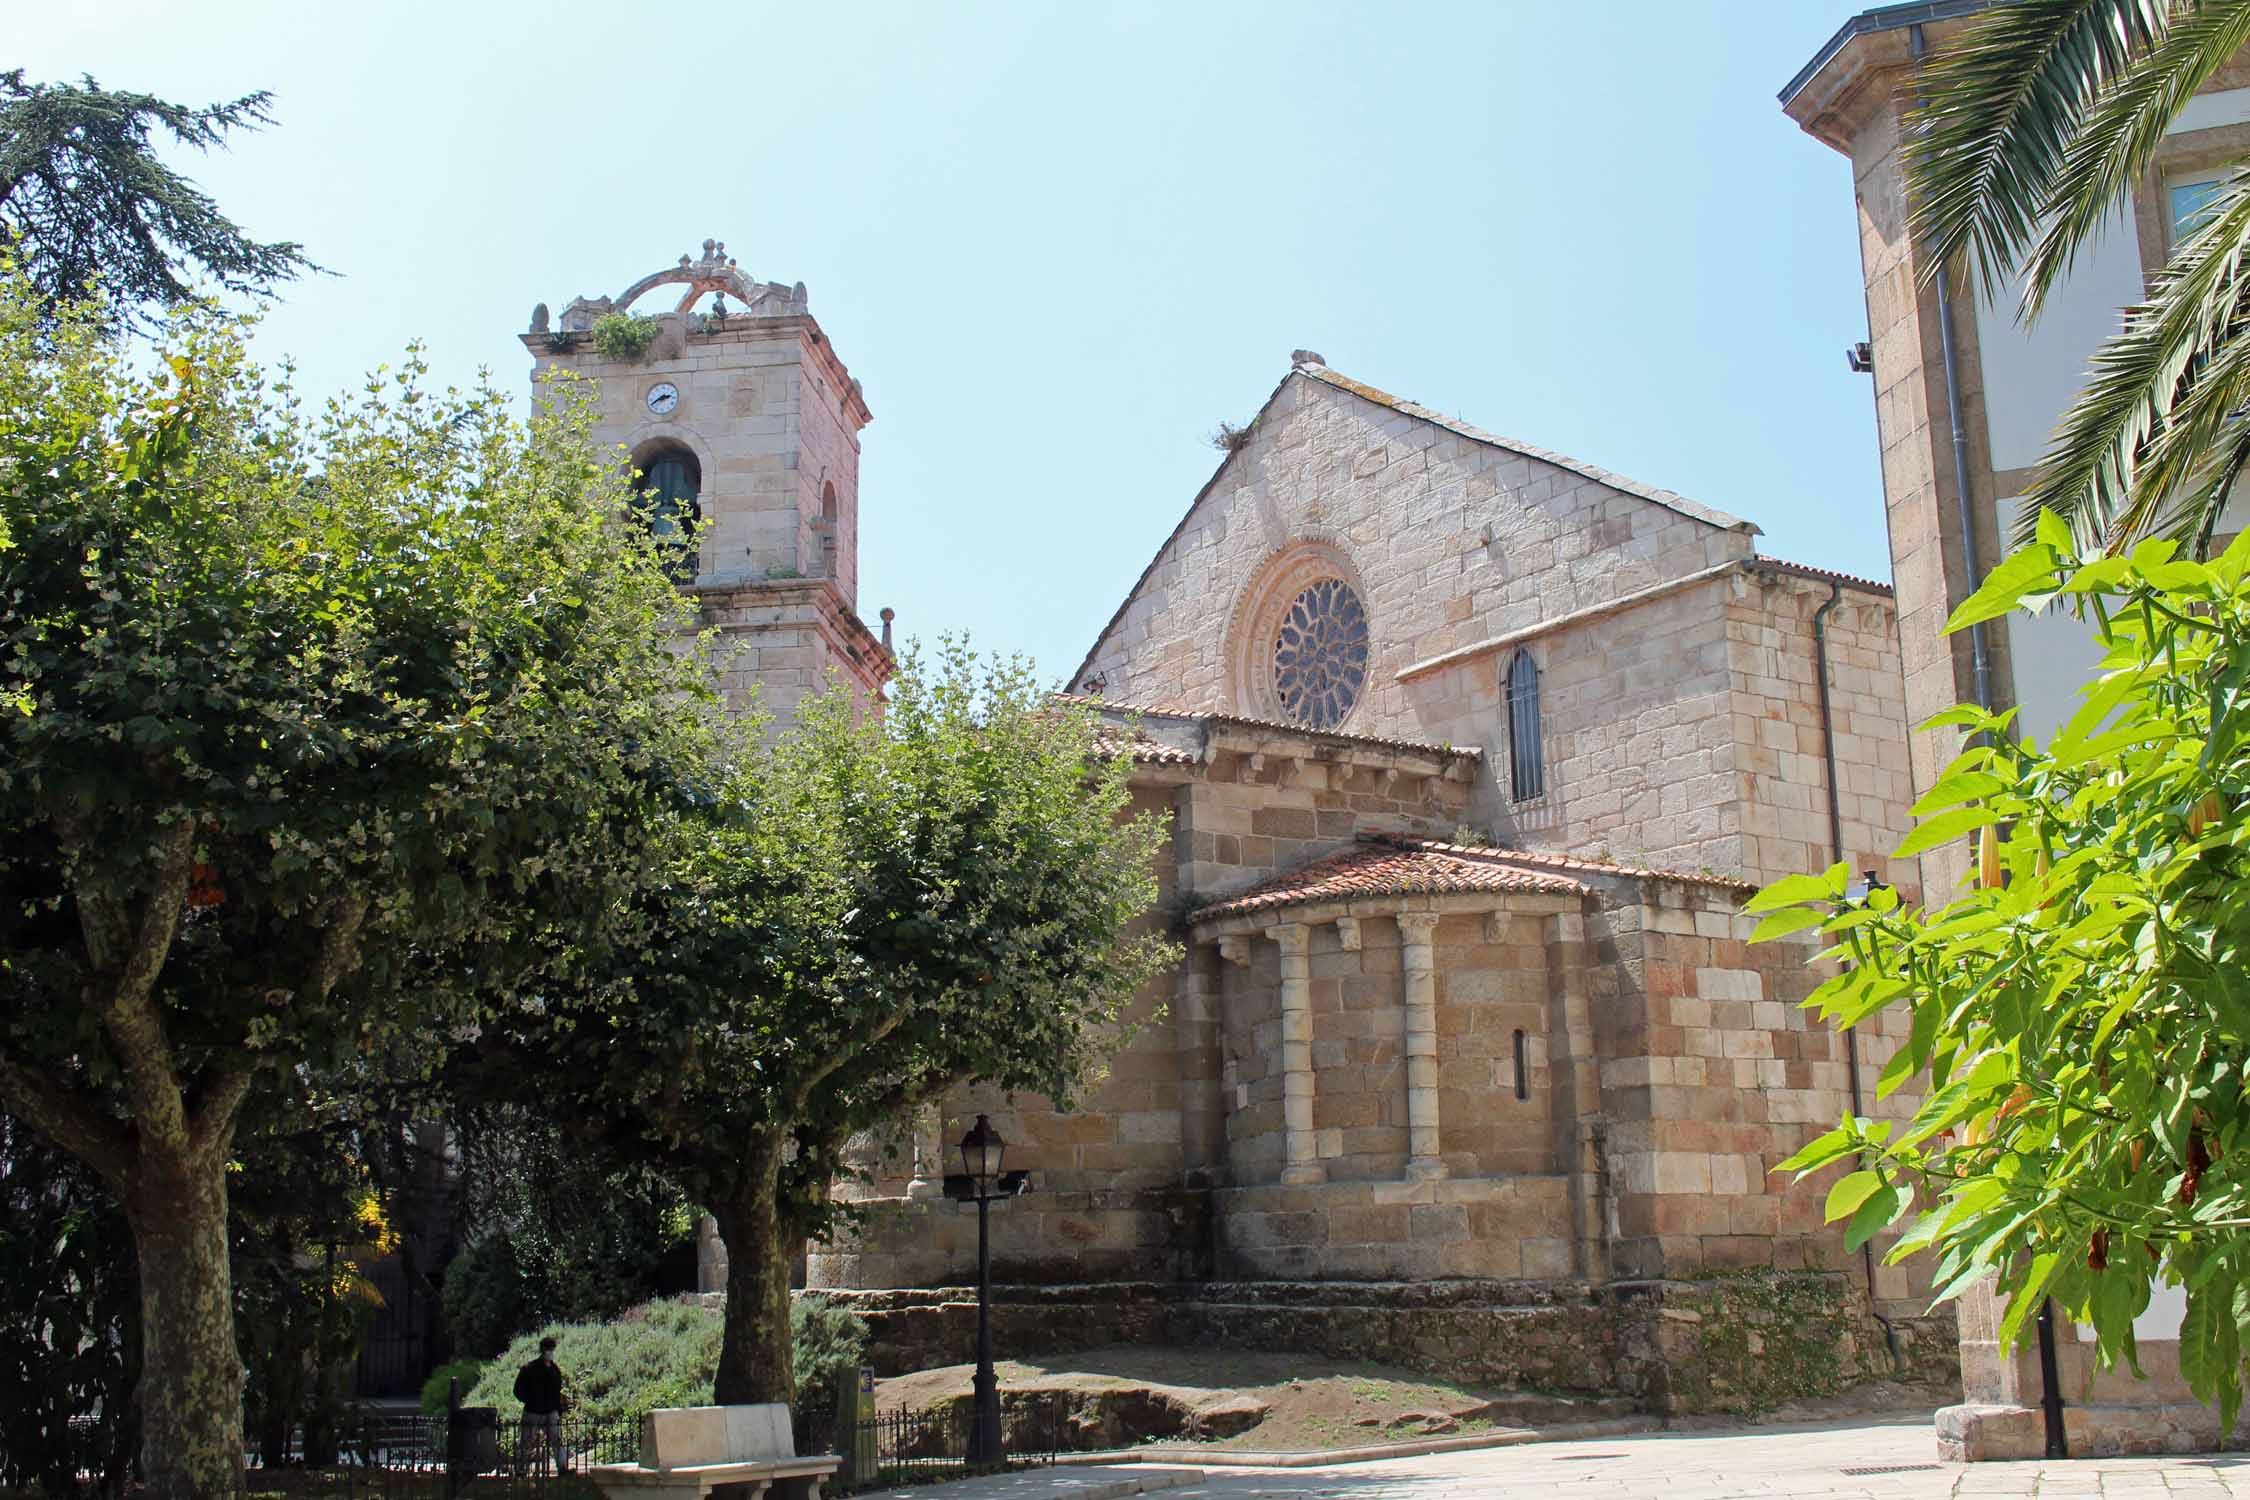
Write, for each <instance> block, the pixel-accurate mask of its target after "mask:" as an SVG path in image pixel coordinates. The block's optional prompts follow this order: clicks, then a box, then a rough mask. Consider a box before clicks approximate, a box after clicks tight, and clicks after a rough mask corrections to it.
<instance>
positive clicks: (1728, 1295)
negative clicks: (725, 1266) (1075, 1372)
mask: <svg viewBox="0 0 2250 1500" xmlns="http://www.w3.org/2000/svg"><path fill="white" fill-rule="evenodd" d="M822 1295H824V1296H828V1297H829V1298H830V1299H831V1300H834V1301H836V1302H838V1303H840V1304H841V1305H843V1306H845V1307H847V1308H849V1309H850V1310H852V1311H853V1312H855V1313H857V1314H858V1315H859V1316H860V1317H862V1318H864V1319H866V1320H867V1322H868V1325H869V1328H870V1331H871V1333H872V1335H873V1338H872V1341H871V1343H870V1346H869V1349H868V1359H869V1362H870V1363H871V1364H873V1365H874V1366H875V1369H876V1371H877V1373H878V1374H881V1375H885V1376H889V1375H899V1374H905V1373H907V1372H909V1371H913V1370H919V1369H927V1368H930V1367H932V1366H937V1365H945V1364H955V1363H959V1362H960V1361H961V1360H962V1359H963V1358H964V1351H965V1350H967V1349H969V1348H970V1347H971V1346H972V1345H973V1343H974V1340H975V1330H976V1299H975V1292H974V1291H973V1289H965V1288H952V1289H946V1290H930V1291H920V1292H856V1293H854V1292H847V1293H824V1294H822ZM993 1330H994V1334H993V1336H994V1339H995V1340H996V1341H997V1342H998V1343H999V1344H1000V1346H1001V1347H1002V1348H1004V1349H1006V1350H1008V1351H1009V1352H1010V1353H1011V1354H1020V1355H1022V1356H1025V1357H1030V1358H1039V1357H1043V1356H1051V1355H1055V1354H1067V1353H1070V1352H1072V1351H1075V1350H1081V1349H1089V1348H1098V1347H1102V1346H1106V1345H1113V1344H1139V1345H1154V1344H1178V1345H1206V1346H1214V1347H1219V1348H1235V1349H1270V1350H1289V1351H1299V1352H1304V1353H1309V1354H1320V1355H1325V1356H1328V1357H1331V1358H1336V1359H1352V1360H1356V1359H1366V1358H1368V1357H1369V1356H1370V1354H1371V1353H1379V1355H1380V1357H1381V1358H1382V1360H1383V1361H1384V1362H1385V1363H1387V1364H1395V1365H1401V1366H1404V1367H1406V1368H1408V1369H1413V1370H1420V1371H1424V1372H1426V1373H1429V1374H1432V1375H1436V1376H1439V1377H1440V1378H1443V1379H1449V1380H1456V1381H1462V1382H1466V1383H1469V1384H1475V1385H1484V1386H1491V1387H1499V1388H1507V1389H1519V1390H1534V1391H1547V1392H1552V1393H1558V1394H1571V1395H1604V1394H1621V1395H1626V1396H1630V1397H1632V1398H1634V1399H1635V1400H1636V1401H1638V1402H1639V1403H1640V1405H1641V1406H1642V1407H1643V1409H1645V1410H1648V1411H1652V1412H1658V1413H1662V1414H1666V1415H1694V1414H1700V1413H1716V1412H1727V1413H1734V1414H1756V1413H1759V1412H1765V1411H1770V1410H1772V1409H1774V1408H1776V1407H1778V1406H1781V1405H1784V1404H1786V1403H1789V1402H1793V1401H1803V1400H1811V1399H1818V1398H1820V1397H1823V1396H1832V1395H1835V1394H1838V1393H1839V1392H1841V1391H1843V1390H1845V1389H1848V1388H1849V1387H1850V1386H1851V1385H1853V1384H1856V1383H1858V1382H1860V1381H1864V1380H1869V1379H1886V1378H1891V1377H1893V1376H1894V1375H1896V1376H1902V1377H1903V1378H1905V1379H1907V1380H1909V1381H1911V1382H1913V1383H1915V1384H1918V1385H1922V1386H1925V1387H1930V1388H1933V1389H1944V1388H1946V1387H1947V1386H1948V1385H1949V1384H1957V1383H1958V1380H1959V1369H1958V1365H1957V1364H1956V1363H1955V1362H1954V1361H1953V1359H1952V1344H1953V1335H1952V1320H1951V1319H1950V1318H1949V1317H1945V1316H1937V1317H1927V1318H1917V1319H1910V1320H1907V1321H1905V1322H1894V1323H1893V1324H1892V1326H1891V1328H1890V1329H1889V1330H1888V1331H1887V1332H1886V1330H1885V1329H1884V1328H1883V1327H1882V1326H1881V1325H1879V1324H1877V1323H1875V1322H1874V1320H1873V1319H1871V1318H1869V1317H1868V1316H1867V1304H1866V1301H1865V1296H1864V1289H1863V1288H1862V1287H1861V1286H1860V1285H1859V1283H1858V1281H1857V1279H1856V1278H1855V1277H1852V1276H1849V1275H1842V1274H1838V1273H1834V1272H1784V1273H1757V1274H1745V1275H1738V1276H1725V1277H1712V1278H1706V1279H1702V1280H1695V1281H1658V1282H1637V1283H1627V1284H1622V1285H1617V1286H1611V1287H1591V1286H1588V1285H1586V1284H1585V1283H1583V1282H1574V1281H1558V1280H1534V1279H1521V1280H1517V1279H1509V1280H1463V1281H1448V1282H1387V1283H1386V1282H1369V1283H1361V1284H1336V1283H1328V1282H1313V1283H1306V1282H1287V1281H1254V1282H1228V1281H1208V1282H1200V1283H1191V1284H1187V1285H1165V1284H1158V1283H1143V1284H1137V1285H1135V1284H1124V1285H1120V1284H1107V1285H1103V1286H1099V1287H1091V1286H1057V1287H1044V1288H1028V1287H1008V1288H998V1289H996V1291H995V1301H994V1305H993ZM1894 1342H1895V1344H1896V1346H1897V1348H1896V1357H1895V1359H1894V1355H1893V1351H1892V1345H1893V1343H1894Z"/></svg>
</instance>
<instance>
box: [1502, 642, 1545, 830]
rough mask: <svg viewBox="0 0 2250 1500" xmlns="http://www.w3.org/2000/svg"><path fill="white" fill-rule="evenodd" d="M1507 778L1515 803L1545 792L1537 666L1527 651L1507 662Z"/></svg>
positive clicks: (1529, 799) (1528, 799)
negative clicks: (1540, 742) (1540, 740)
mask: <svg viewBox="0 0 2250 1500" xmlns="http://www.w3.org/2000/svg"><path fill="white" fill-rule="evenodd" d="M1508 778H1509V791H1510V793H1511V794H1512V795H1513V796H1514V799H1515V800H1516V801H1518V802H1529V801H1531V800H1532V799H1533V798H1534V797H1538V796H1540V795H1542V794H1544V793H1545V792H1546V790H1547V764H1546V760H1545V758H1544V757H1543V756H1542V755H1541V754H1540V745H1539V665H1538V663H1536V662H1534V661H1533V660H1532V659H1531V653H1530V652H1528V651H1518V652H1517V653H1516V658H1515V660H1514V661H1512V662H1510V663H1508Z"/></svg>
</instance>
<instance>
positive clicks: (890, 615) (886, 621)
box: [883, 604, 898, 651]
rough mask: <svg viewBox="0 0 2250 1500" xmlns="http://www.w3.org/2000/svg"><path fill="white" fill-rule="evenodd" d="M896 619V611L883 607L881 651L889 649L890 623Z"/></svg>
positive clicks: (887, 606) (886, 606)
mask: <svg viewBox="0 0 2250 1500" xmlns="http://www.w3.org/2000/svg"><path fill="white" fill-rule="evenodd" d="M897 618H898V611H897V610H895V609H893V608H891V607H890V606H889V605H888V604H886V605H884V606H883V649H884V650H885V651H888V650H890V649H891V621H893V620H895V619H897Z"/></svg>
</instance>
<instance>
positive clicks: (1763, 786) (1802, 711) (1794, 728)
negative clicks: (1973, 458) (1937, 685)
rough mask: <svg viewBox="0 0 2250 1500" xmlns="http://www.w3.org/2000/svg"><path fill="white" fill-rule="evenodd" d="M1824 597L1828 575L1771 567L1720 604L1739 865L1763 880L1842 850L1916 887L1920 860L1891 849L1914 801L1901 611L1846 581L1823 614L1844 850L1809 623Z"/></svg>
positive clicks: (1824, 863)
mask: <svg viewBox="0 0 2250 1500" xmlns="http://www.w3.org/2000/svg"><path fill="white" fill-rule="evenodd" d="M1829 598H1830V585H1829V584H1827V583H1824V582H1821V581H1820V580H1817V579H1811V578H1803V577H1797V576H1793V575H1789V574H1784V573H1767V574H1763V575H1761V576H1759V577H1758V578H1757V579H1756V581H1755V582H1754V583H1752V584H1751V585H1749V586H1747V587H1745V588H1744V589H1742V590H1739V591H1738V592H1737V594H1736V596H1735V597H1734V598H1733V599H1732V600H1731V601H1730V603H1729V605H1728V608H1727V611H1726V638H1727V673H1728V677H1729V680H1730V684H1731V687H1732V702H1731V705H1730V706H1731V708H1732V712H1733V720H1732V733H1733V738H1734V750H1733V761H1734V768H1735V771H1736V773H1737V776H1738V784H1737V786H1736V787H1735V788H1734V794H1735V796H1736V797H1737V798H1738V799H1739V801H1738V804H1737V806H1738V809H1739V810H1738V812H1737V814H1736V816H1737V819H1738V821H1739V825H1740V829H1741V834H1742V865H1741V870H1742V872H1743V873H1744V874H1745V875H1747V876H1748V877H1749V878H1751V879H1753V880H1756V881H1759V882H1764V881H1769V880H1774V879H1777V878H1779V877H1780V876H1783V875H1789V874H1795V873H1798V872H1800V871H1807V870H1821V869H1825V868H1827V867H1828V866H1829V865H1830V864H1832V863H1834V862H1835V861H1836V860H1837V859H1839V858H1841V859H1844V860H1845V861H1847V862H1848V863H1849V864H1850V866H1851V868H1852V869H1853V870H1854V871H1855V872H1858V871H1868V870H1872V871H1874V872H1875V874H1876V875H1877V876H1878V877H1879V878H1881V879H1883V880H1885V881H1887V882H1890V883H1891V884H1894V885H1899V886H1901V887H1902V889H1903V890H1904V892H1905V893H1906V894H1907V896H1908V898H1909V899H1912V897H1913V895H1914V893H1915V892H1916V891H1917V890H1918V889H1919V875H1920V872H1919V870H1918V869H1917V867H1916V862H1915V861H1913V860H1911V859H1909V860H1905V861H1902V862H1899V863H1898V864H1897V865H1896V866H1894V864H1893V862H1892V860H1891V857H1890V856H1891V851H1892V850H1893V849H1895V848H1897V847H1898V845H1899V843H1900V841H1901V840H1903V839H1904V838H1905V837H1906V835H1907V833H1908V832H1909V831H1910V830H1911V828H1912V827H1913V819H1912V817H1911V816H1910V815H1909V814H1908V812H1907V809H1908V808H1909V807H1911V806H1912V805H1913V802H1914V790H1913V777H1912V774H1911V771H1910V769H1909V767H1908V765H1907V760H1906V754H1905V751H1906V738H1907V726H1906V701H1905V685H1904V681H1903V679H1902V677H1901V676H1900V671H1899V646H1898V618H1897V614H1896V611H1895V609H1894V608H1893V606H1892V604H1891V601H1890V599H1889V598H1888V596H1886V595H1882V594H1876V593H1871V592H1869V591H1867V590H1864V589H1860V588H1856V587H1851V586H1845V587H1844V588H1843V589H1842V591H1841V592H1840V593H1838V594H1836V596H1835V598H1836V604H1835V607H1834V608H1833V609H1831V610H1829V612H1828V617H1827V635H1828V679H1829V681H1828V692H1829V711H1830V715H1831V726H1832V728H1833V731H1834V738H1835V749H1836V763H1837V770H1838V787H1837V793H1838V804H1839V810H1840V811H1841V813H1842V823H1843V851H1842V853H1841V854H1839V853H1838V852H1837V851H1836V849H1835V845H1834V840H1833V836H1832V835H1831V833H1830V830H1829V823H1828V768H1827V765H1826V763H1825V762H1824V760H1823V759H1822V755H1821V750H1822V744H1821V734H1820V698H1819V688H1818V682H1817V677H1816V673H1817V671H1818V659H1817V654H1816V651H1815V645H1814V640H1813V628H1812V620H1813V616H1814V615H1815V614H1816V613H1817V612H1818V611H1819V610H1820V609H1821V608H1822V606H1824V605H1825V604H1827V602H1828V600H1829Z"/></svg>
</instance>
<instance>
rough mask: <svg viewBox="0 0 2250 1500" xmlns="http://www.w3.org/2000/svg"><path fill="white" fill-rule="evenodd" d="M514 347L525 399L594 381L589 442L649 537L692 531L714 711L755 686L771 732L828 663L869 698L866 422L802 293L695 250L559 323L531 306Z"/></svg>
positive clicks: (881, 644) (686, 565) (711, 250)
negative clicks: (611, 450)
mask: <svg viewBox="0 0 2250 1500" xmlns="http://www.w3.org/2000/svg"><path fill="white" fill-rule="evenodd" d="M660 289H661V290H660ZM652 294H656V295H653V296H652ZM729 299H732V300H731V301H730V300H729ZM523 343H524V348H525V349H526V350H528V351H529V352H530V354H531V356H532V360H533V370H532V384H533V389H534V391H535V392H536V391H537V390H539V389H540V388H541V386H542V384H543V383H544V382H545V381H546V380H547V379H548V378H549V377H550V376H551V375H553V374H554V373H556V372H558V371H565V370H567V371H569V372H571V373H572V374H576V375H581V376H585V377H587V378H588V379H590V380H592V381H593V382H594V383H595V390H596V397H595V409H596V413H597V418H596V427H595V438H596V441H598V442H601V443H604V444H615V445H617V446H618V447H620V448H622V449H623V450H624V452H625V456H626V458H627V460H628V461H629V462H630V464H631V465H632V468H633V470H634V474H635V479H634V484H635V487H636V488H637V489H639V490H640V491H641V493H642V496H643V510H642V515H643V516H644V517H645V519H646V522H647V524H648V525H649V526H650V527H651V529H653V530H656V531H659V532H666V531H672V530H678V529H682V528H683V527H684V526H685V525H687V524H689V523H695V524H698V525H699V526H700V537H701V541H700V545H699V546H698V547H697V548H696V555H695V557H694V558H693V559H692V576H690V574H691V569H690V561H689V560H688V559H686V558H683V559H682V563H681V568H680V575H681V576H680V582H681V585H682V586H683V587H684V588H687V589H689V590H690V591H691V592H693V593H694V595H695V596H696V599H697V602H698V604H699V606H700V608H701V611H702V614H703V617H704V622H705V624H706V625H707V626H715V627H717V628H718V629H719V631H720V632H721V634H722V636H723V637H724V639H725V647H724V648H723V649H722V667H721V670H722V680H721V687H722V689H723V690H724V691H725V693H726V695H727V698H728V701H729V702H730V703H733V704H734V705H735V706H737V707H744V706H746V705H747V704H748V702H749V699H750V695H751V693H752V691H753V690H756V691H757V692H758V693H759V695H760V702H761V703H762V705H763V706H764V707H765V708H766V709H767V710H768V711H769V712H771V713H772V714H773V715H774V717H775V719H776V721H777V722H785V721H786V720H788V719H789V718H790V717H792V716H793V715H794V713H795V711H796V707H797V705H798V703H799V702H801V701H802V700H803V699H804V698H805V697H807V696H808V695H810V694H812V693H815V692H818V691H820V690H821V688H822V687H823V686H825V684H826V682H827V679H828V674H829V672H830V670H831V669H833V670H834V671H835V672H836V673H837V674H838V675H839V676H840V677H841V678H842V679H843V680H844V681H845V682H846V683H848V684H850V685H851V686H852V688H853V690H854V691H855V692H857V693H858V694H859V695H860V696H861V697H863V698H869V699H872V698H873V697H874V696H875V695H876V694H877V693H879V692H880V691H881V689H882V685H883V683H884V682H885V681H886V680H887V679H888V678H889V677H890V674H891V654H890V649H889V645H888V642H887V641H884V640H879V639H877V638H876V636H875V635H874V633H873V632H871V631H870V630H869V629H868V628H867V626H866V624H865V623H864V622H862V621H861V619H860V617H859V614H858V597H859V432H860V429H861V428H863V427H865V426H866V425H867V423H868V422H869V420H870V419H871V413H870V412H869V411H868V409H867V401H866V398H865V397H864V396H863V395H862V394H861V392H860V387H859V382H858V381H857V380H854V379H853V378H852V376H851V372H850V371H848V370H846V369H845V368H844V362H843V360H841V359H840V358H838V357H837V354H836V350H835V346H834V345H832V344H830V343H829V341H828V338H827V336H826V335H825V334H823V333H822V332H821V329H820V325H819V324H818V323H817V322H815V321H814V320H813V316H812V313H811V311H810V310H809V308H808V306H807V302H806V296H805V284H804V283H803V282H801V281H800V282H798V283H797V284H796V285H795V286H783V285H782V284H780V283H779V282H760V281H753V280H752V279H750V278H749V277H748V276H745V275H744V274H743V273H742V271H741V270H740V268H739V267H738V266H737V265H736V264H735V262H734V261H733V260H732V259H731V258H729V257H728V255H727V250H726V246H725V244H723V243H721V242H719V241H716V240H705V241H704V242H703V254H702V256H701V258H700V259H698V258H694V257H691V256H686V255H683V256H681V257H680V259H679V263H678V264H677V265H673V266H667V267H665V268H663V269H662V270H659V271H655V272H652V273H651V274H649V275H647V276H643V277H642V278H641V279H640V280H638V281H636V282H634V283H633V284H632V285H630V286H628V287H626V288H625V290H624V291H622V292H620V293H619V294H618V295H617V296H615V297H594V298H588V297H574V298H572V299H571V300H570V301H569V302H568V303H566V304H565V305H564V307H563V311H562V319H561V323H560V326H559V327H558V326H550V320H549V315H548V312H547V305H546V304H545V303H541V304H539V306H538V307H537V308H535V309H534V310H533V312H532V315H531V329H530V331H529V332H528V333H526V334H524V335H523ZM885 634H886V635H887V634H888V629H887V628H886V631H885Z"/></svg>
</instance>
